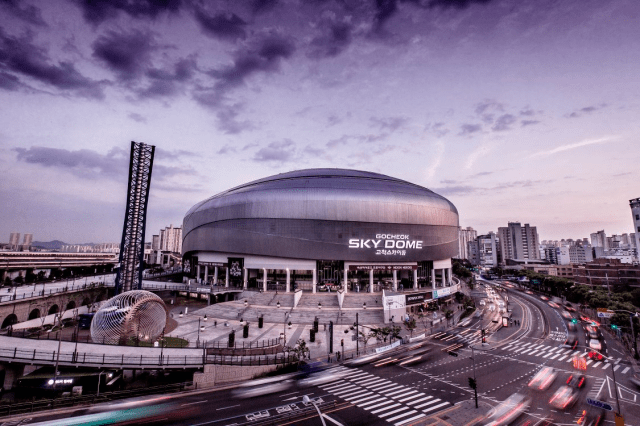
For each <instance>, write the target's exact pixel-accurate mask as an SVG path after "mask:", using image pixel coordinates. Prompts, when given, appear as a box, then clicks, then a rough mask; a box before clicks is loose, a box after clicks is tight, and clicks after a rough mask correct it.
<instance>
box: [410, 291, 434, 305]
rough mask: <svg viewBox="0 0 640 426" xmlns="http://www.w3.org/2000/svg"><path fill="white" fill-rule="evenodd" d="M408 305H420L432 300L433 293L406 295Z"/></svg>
mask: <svg viewBox="0 0 640 426" xmlns="http://www.w3.org/2000/svg"><path fill="white" fill-rule="evenodd" d="M405 296H406V302H405V303H406V305H407V306H409V305H419V304H422V303H424V302H428V301H430V300H431V296H432V293H431V292H430V291H427V292H423V293H414V294H406V295H405Z"/></svg>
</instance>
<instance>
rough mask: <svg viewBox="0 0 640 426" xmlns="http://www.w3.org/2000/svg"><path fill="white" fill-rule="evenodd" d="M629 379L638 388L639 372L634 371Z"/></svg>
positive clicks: (639, 383)
mask: <svg viewBox="0 0 640 426" xmlns="http://www.w3.org/2000/svg"><path fill="white" fill-rule="evenodd" d="M629 380H631V383H633V384H634V385H636V386H638V387H639V388H640V373H635V374H634V375H632V376H631V378H630V379H629Z"/></svg>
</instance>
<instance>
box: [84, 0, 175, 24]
mask: <svg viewBox="0 0 640 426" xmlns="http://www.w3.org/2000/svg"><path fill="white" fill-rule="evenodd" d="M75 3H76V4H78V6H80V8H81V9H82V16H83V17H84V19H85V20H86V21H88V22H90V23H92V24H100V23H102V22H104V21H106V20H107V19H113V18H116V17H117V16H118V15H119V14H120V13H121V12H122V13H125V14H127V15H129V16H131V17H134V18H152V19H154V18H156V17H157V16H158V15H160V14H161V13H177V12H178V11H179V10H180V7H181V5H182V1H181V0H76V1H75Z"/></svg>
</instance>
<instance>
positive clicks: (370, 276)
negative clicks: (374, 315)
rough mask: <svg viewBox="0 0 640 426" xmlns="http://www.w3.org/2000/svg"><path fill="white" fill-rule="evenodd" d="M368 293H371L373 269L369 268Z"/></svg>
mask: <svg viewBox="0 0 640 426" xmlns="http://www.w3.org/2000/svg"><path fill="white" fill-rule="evenodd" d="M369 293H373V269H369Z"/></svg>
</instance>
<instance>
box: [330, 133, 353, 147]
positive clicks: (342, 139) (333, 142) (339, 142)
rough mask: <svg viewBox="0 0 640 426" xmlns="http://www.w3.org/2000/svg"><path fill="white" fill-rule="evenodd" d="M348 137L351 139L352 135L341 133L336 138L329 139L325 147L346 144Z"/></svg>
mask: <svg viewBox="0 0 640 426" xmlns="http://www.w3.org/2000/svg"><path fill="white" fill-rule="evenodd" d="M350 139H352V137H351V136H349V135H342V136H340V137H339V138H338V139H331V140H330V141H329V142H327V148H334V147H336V146H338V145H347V144H348V143H349V140H350Z"/></svg>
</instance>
